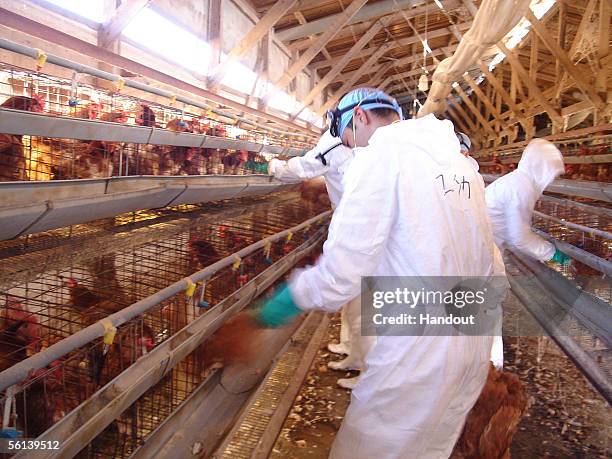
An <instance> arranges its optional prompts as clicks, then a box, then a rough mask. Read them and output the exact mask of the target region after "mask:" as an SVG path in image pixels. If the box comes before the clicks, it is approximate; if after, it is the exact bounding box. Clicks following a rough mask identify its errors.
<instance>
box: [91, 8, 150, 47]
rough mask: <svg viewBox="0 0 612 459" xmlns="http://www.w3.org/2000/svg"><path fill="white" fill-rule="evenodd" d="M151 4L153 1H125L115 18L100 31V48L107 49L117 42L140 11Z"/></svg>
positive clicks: (117, 10) (116, 12)
mask: <svg viewBox="0 0 612 459" xmlns="http://www.w3.org/2000/svg"><path fill="white" fill-rule="evenodd" d="M149 3H151V0H125V1H124V2H123V3H122V4H121V5H120V6H119V8H117V9H116V10H115V13H114V14H113V16H112V17H111V18H110V19H109V20H108V21H107V22H106V23H105V24H103V25H102V26H101V27H100V30H98V41H99V43H100V46H102V47H103V48H106V47H107V46H109V45H110V44H111V43H112V42H113V41H115V40H116V39H117V38H119V36H120V35H121V32H123V29H125V28H126V27H127V25H128V24H129V23H130V21H131V20H132V19H134V18H135V17H136V15H137V14H138V13H140V11H142V10H143V9H144V8H146V6H147V5H148V4H149Z"/></svg>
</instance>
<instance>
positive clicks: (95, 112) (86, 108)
mask: <svg viewBox="0 0 612 459" xmlns="http://www.w3.org/2000/svg"><path fill="white" fill-rule="evenodd" d="M102 110H103V106H102V104H99V103H97V102H86V103H84V104H81V106H80V107H78V108H76V109H75V110H74V111H71V113H70V116H71V117H72V118H81V119H85V120H97V119H98V118H99V116H100V113H101V112H102Z"/></svg>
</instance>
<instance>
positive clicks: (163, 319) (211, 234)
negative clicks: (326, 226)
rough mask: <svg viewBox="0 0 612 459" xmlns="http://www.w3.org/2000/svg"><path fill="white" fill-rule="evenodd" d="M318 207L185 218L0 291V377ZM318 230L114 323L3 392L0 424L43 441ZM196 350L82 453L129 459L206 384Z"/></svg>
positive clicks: (293, 205) (294, 203) (292, 205)
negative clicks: (108, 331) (179, 227)
mask: <svg viewBox="0 0 612 459" xmlns="http://www.w3.org/2000/svg"><path fill="white" fill-rule="evenodd" d="M322 210H324V209H323V208H322V207H320V206H313V205H304V203H303V201H301V200H295V199H294V200H290V201H287V202H285V203H283V204H280V205H274V206H271V207H268V208H265V209H264V208H261V209H258V208H256V209H255V210H253V211H252V212H250V213H245V214H244V215H242V216H240V217H238V218H232V219H229V220H222V221H219V222H216V223H214V224H201V225H195V226H194V225H189V220H188V219H183V220H184V221H183V224H184V228H183V231H181V232H178V233H176V234H174V235H171V236H169V237H165V236H164V237H163V238H158V239H155V240H152V241H149V242H147V243H143V244H138V245H136V246H133V247H128V248H125V249H123V248H121V249H118V250H114V251H112V252H109V253H105V254H102V255H100V254H96V252H95V251H92V252H91V256H90V258H88V259H87V260H81V261H79V262H78V263H74V264H72V265H69V266H62V267H59V268H57V269H52V270H48V271H46V272H43V273H41V274H39V275H38V276H36V277H35V278H33V279H31V280H29V281H28V282H25V283H22V284H19V285H13V286H11V287H10V288H9V289H7V290H5V291H4V292H2V297H3V298H4V302H3V303H4V304H3V308H2V314H1V315H0V319H1V322H0V324H1V325H0V326H1V328H0V356H1V358H2V359H1V360H0V365H1V367H0V371H1V370H5V369H6V368H9V367H10V366H12V365H13V364H15V363H17V362H19V361H21V360H23V359H25V358H26V357H28V356H29V355H32V354H33V353H35V352H39V351H41V350H43V349H45V348H46V347H48V346H50V345H52V344H54V343H56V342H58V341H59V340H61V339H62V338H65V337H67V336H69V335H71V334H74V333H75V332H77V331H79V330H81V329H83V328H84V327H86V326H88V325H90V324H92V323H94V322H96V321H98V320H100V319H103V318H104V317H106V316H107V315H109V314H111V313H113V312H116V311H118V310H120V309H123V308H125V307H126V306H128V305H130V304H133V303H134V302H136V301H138V300H140V299H142V298H145V297H148V296H150V295H152V294H154V293H156V292H158V291H159V290H160V289H162V288H165V287H167V286H168V285H170V284H172V283H173V282H175V281H178V280H181V279H183V278H185V277H186V276H188V275H190V274H192V273H193V272H195V271H198V270H200V269H202V268H203V267H205V266H209V265H211V264H212V263H214V262H216V261H218V260H220V259H221V258H224V257H227V256H229V255H232V254H234V253H236V252H237V251H238V250H240V249H242V248H244V247H246V246H248V245H250V244H252V243H253V242H255V241H259V240H262V239H265V238H266V237H267V236H269V235H272V234H275V233H277V232H279V231H282V230H284V229H285V228H288V227H291V226H294V225H296V224H298V223H300V222H302V221H304V220H306V219H307V218H309V217H312V216H314V215H316V214H318V213H319V212H320V211H322ZM143 221H144V222H146V221H147V220H146V219H144V220H143ZM120 223H121V222H120ZM155 225H156V224H155V223H153V226H155ZM163 226H164V225H163V224H161V225H160V227H161V229H163ZM138 230H139V228H137V229H136V230H135V232H138ZM314 230H315V228H306V229H304V230H301V231H299V232H296V234H289V235H288V236H287V237H286V238H283V239H282V240H279V241H277V242H273V243H270V244H269V245H265V246H264V247H263V248H262V249H259V250H257V251H255V252H252V253H251V254H250V255H248V256H245V257H244V258H243V259H238V258H237V259H236V260H235V262H234V263H233V264H232V265H230V266H227V267H226V268H222V269H219V270H218V271H216V272H215V273H214V274H213V275H212V276H210V278H208V279H206V281H205V282H203V283H198V285H196V288H195V290H194V291H193V292H192V293H191V294H190V295H186V294H184V293H182V294H179V295H175V296H173V297H171V298H169V299H168V300H165V301H162V302H161V303H159V304H158V305H157V306H155V307H153V308H151V309H149V310H148V311H147V312H146V313H144V314H142V315H140V316H138V317H137V318H135V319H133V320H131V321H129V322H128V323H126V324H124V325H123V326H121V327H119V329H118V330H117V333H116V335H115V337H114V340H112V343H111V344H108V343H106V342H105V340H104V339H98V340H95V341H93V342H90V343H89V344H87V345H86V346H84V347H81V348H79V349H77V350H75V351H73V352H71V353H69V354H67V355H66V356H64V357H63V358H61V359H58V360H56V361H55V362H53V363H52V364H51V365H49V366H48V367H46V368H44V369H40V370H37V371H34V372H32V373H31V374H30V375H29V377H28V378H27V379H26V380H25V381H22V382H21V383H20V384H19V385H18V387H17V388H16V391H15V393H11V392H10V391H7V392H6V393H5V394H4V397H3V398H2V399H1V400H0V402H1V403H0V406H3V407H7V406H8V411H4V412H2V413H5V412H10V413H11V414H10V415H9V416H8V417H7V416H5V415H4V414H3V419H2V421H3V428H14V429H16V430H17V431H20V432H22V435H23V436H25V437H36V436H38V435H40V434H41V433H42V432H44V431H45V430H47V429H48V428H49V427H50V426H52V425H53V424H54V423H55V422H57V421H58V420H59V419H61V418H62V417H64V416H65V415H66V413H68V412H69V411H71V410H72V409H74V408H75V407H76V406H78V405H79V404H81V403H83V402H84V401H85V400H87V399H88V398H89V397H91V395H92V394H93V393H94V392H96V391H97V390H98V389H99V388H100V387H102V386H103V385H105V384H106V383H108V382H109V381H111V380H112V379H113V378H114V377H116V376H117V375H118V374H119V373H121V372H122V371H123V370H125V369H126V368H128V367H129V366H130V365H131V364H133V363H134V362H135V361H136V360H137V359H138V358H140V357H142V356H143V355H145V354H147V353H148V352H150V351H151V350H152V349H153V348H154V347H155V346H157V345H159V344H160V343H162V342H164V341H165V340H167V339H168V338H169V337H171V336H173V335H174V334H176V333H177V332H178V331H179V330H180V329H182V328H183V327H184V326H185V325H187V324H189V323H190V322H192V321H194V320H195V319H197V318H198V317H199V316H200V315H201V314H203V313H204V312H206V311H207V310H209V308H212V307H215V306H216V305H217V304H218V303H219V302H221V301H222V300H223V299H224V298H226V297H227V296H228V295H229V294H231V293H232V292H234V291H237V290H238V289H239V288H241V287H242V286H244V285H245V284H246V283H247V282H249V281H250V280H251V279H253V277H255V276H256V275H258V274H259V273H261V272H263V271H264V270H265V269H266V268H267V267H268V266H270V264H271V263H273V262H275V261H277V260H279V259H280V258H282V257H283V256H285V255H286V254H289V253H290V252H292V251H293V250H294V249H295V248H296V247H298V246H299V245H300V244H301V243H303V242H304V241H306V240H307V239H308V238H309V237H311V235H312V234H313V233H314ZM33 262H34V261H33ZM204 346H205V345H204ZM196 354H197V356H195V357H194V356H192V357H189V358H187V359H186V360H185V361H183V362H181V364H180V365H178V366H177V367H175V368H174V369H173V370H172V372H171V373H170V374H168V375H167V376H166V377H164V379H163V380H162V381H160V382H159V383H158V384H157V385H156V386H155V387H153V388H152V389H151V390H149V391H148V392H147V393H146V394H145V395H144V396H143V397H140V398H139V400H138V401H137V402H136V403H135V404H134V405H133V406H132V407H130V409H128V410H127V411H126V412H125V413H123V414H122V415H121V416H120V417H119V419H117V420H115V421H114V422H113V423H112V424H111V425H110V426H109V427H108V428H107V429H106V430H105V431H104V432H103V433H102V434H101V435H100V436H99V437H98V438H96V439H95V440H94V441H93V442H92V443H91V444H90V445H88V446H87V448H86V450H85V451H84V452H83V454H85V455H86V456H88V457H127V456H128V455H129V453H130V452H131V451H132V450H133V449H134V448H135V447H136V446H137V445H138V444H139V442H141V441H142V439H143V438H144V437H145V436H146V435H147V434H148V433H149V432H151V431H152V430H153V429H154V428H155V427H156V426H157V425H159V423H160V422H162V421H163V419H164V418H165V416H167V415H168V414H169V413H170V412H172V410H173V409H174V408H176V406H178V404H179V403H180V402H181V401H183V400H184V399H185V398H186V397H187V396H188V395H189V394H190V393H191V391H193V389H195V388H196V387H197V386H198V385H199V384H200V383H201V382H202V381H203V379H204V376H205V373H204V370H205V368H204V367H203V365H205V364H206V362H205V361H204V360H202V358H201V356H202V353H201V352H200V353H196ZM208 363H210V362H208ZM14 387H15V386H13V388H14Z"/></svg>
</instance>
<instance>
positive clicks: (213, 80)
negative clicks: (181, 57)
mask: <svg viewBox="0 0 612 459" xmlns="http://www.w3.org/2000/svg"><path fill="white" fill-rule="evenodd" d="M296 1H297V0H280V1H278V2H276V3H275V4H274V6H272V7H271V8H270V9H269V10H268V12H267V13H266V14H265V15H264V16H263V17H262V18H261V19H260V20H259V22H257V24H255V25H254V26H253V28H252V29H251V30H249V31H248V32H247V34H246V35H245V36H244V37H243V38H242V40H240V42H238V44H237V45H236V46H234V48H233V49H232V50H231V51H230V52H229V54H228V56H227V59H226V60H225V61H223V62H221V63H220V64H219V65H217V67H215V69H214V70H213V71H212V72H211V76H210V78H209V86H210V87H215V86H216V85H218V84H219V82H220V81H221V80H222V79H223V76H224V75H225V71H226V70H227V66H228V64H229V62H231V61H233V60H240V59H241V58H243V57H244V56H245V55H246V54H247V53H248V52H249V50H251V49H252V48H253V46H255V45H256V44H257V43H259V40H261V39H262V38H263V37H264V35H266V34H267V33H268V32H269V31H270V29H272V27H273V26H274V24H276V22H277V21H278V20H279V19H280V18H282V17H283V16H284V15H285V13H286V12H287V11H288V10H289V9H290V8H291V7H292V6H293V5H295V3H296Z"/></svg>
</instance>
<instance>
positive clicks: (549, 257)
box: [485, 139, 569, 368]
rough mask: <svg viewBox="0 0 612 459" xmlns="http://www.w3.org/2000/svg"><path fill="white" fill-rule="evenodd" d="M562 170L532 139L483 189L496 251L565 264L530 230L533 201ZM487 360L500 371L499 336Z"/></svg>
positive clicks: (554, 154)
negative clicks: (512, 250)
mask: <svg viewBox="0 0 612 459" xmlns="http://www.w3.org/2000/svg"><path fill="white" fill-rule="evenodd" d="M564 171H565V167H564V164H563V156H562V155H561V152H560V151H559V149H558V148H557V147H555V146H554V144H552V143H551V142H549V141H548V140H545V139H534V140H532V141H531V142H529V144H528V145H527V147H526V148H525V151H524V152H523V156H522V157H521V160H520V161H519V163H518V168H517V169H516V170H515V171H513V172H510V173H509V174H506V175H504V176H503V177H501V178H498V179H497V180H495V181H494V182H493V183H492V184H490V185H489V186H488V187H487V188H486V190H485V196H486V200H487V209H488V211H489V216H490V218H491V225H492V227H493V236H494V237H495V243H496V244H497V246H498V247H499V248H500V250H502V251H503V250H504V249H506V248H515V249H517V250H518V251H520V252H522V253H524V254H526V255H529V256H531V257H533V258H535V259H537V260H539V261H554V262H557V263H560V264H567V263H569V258H568V257H567V255H565V254H564V253H563V252H561V251H560V250H558V249H556V248H555V246H554V245H553V244H551V243H550V242H548V241H546V240H545V239H543V238H541V237H540V236H538V235H537V234H535V233H534V232H533V231H532V230H531V217H532V215H533V210H534V207H535V204H536V202H537V201H538V199H540V196H542V193H543V191H544V189H545V188H546V187H547V186H548V185H550V184H551V183H552V181H553V180H555V178H557V177H558V176H559V175H561V174H563V173H564ZM491 361H492V362H493V363H494V365H495V366H496V367H497V368H503V365H504V347H503V340H502V337H501V334H499V335H496V336H495V339H494V341H493V350H492V352H491Z"/></svg>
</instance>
